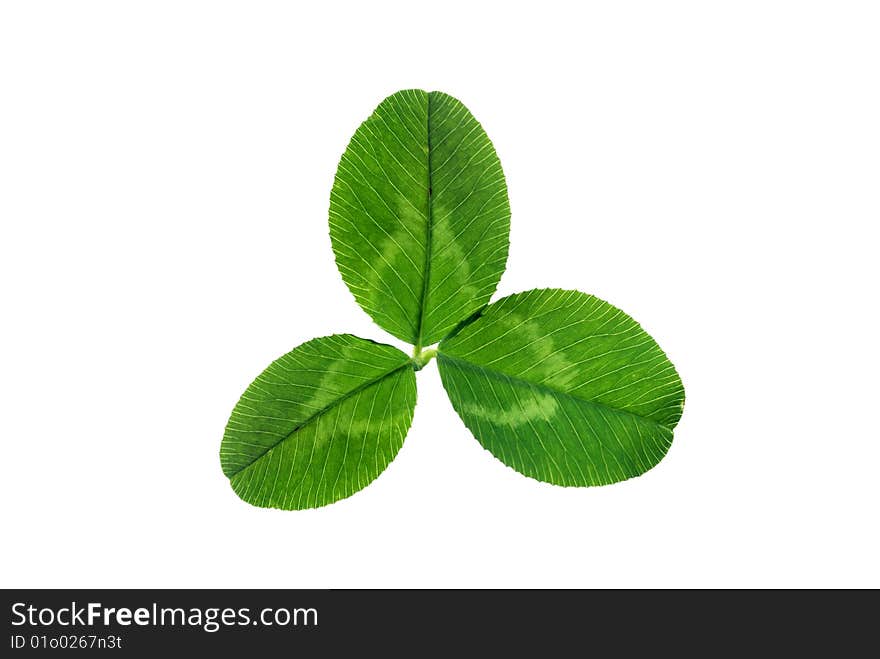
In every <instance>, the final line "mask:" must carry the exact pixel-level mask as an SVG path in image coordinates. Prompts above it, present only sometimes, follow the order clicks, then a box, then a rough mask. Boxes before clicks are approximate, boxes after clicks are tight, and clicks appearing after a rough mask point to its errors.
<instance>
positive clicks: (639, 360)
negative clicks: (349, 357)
mask: <svg viewBox="0 0 880 659" xmlns="http://www.w3.org/2000/svg"><path fill="white" fill-rule="evenodd" d="M438 366H439V369H440V375H441V377H442V380H443V385H444V387H445V388H446V391H447V392H448V393H449V397H450V399H451V401H452V406H453V407H454V408H455V411H456V412H458V414H459V416H460V417H461V418H462V420H463V421H464V423H465V425H466V426H467V427H468V428H469V429H470V431H471V432H472V433H473V434H474V436H475V437H476V438H477V440H478V441H479V442H480V443H481V444H482V445H483V446H484V447H485V448H486V449H488V450H489V451H490V452H491V453H492V454H493V455H494V456H495V457H497V458H498V459H499V460H501V461H502V462H503V463H504V464H506V465H509V466H510V467H513V468H514V469H516V470H517V471H519V472H521V473H523V474H525V475H527V476H531V477H532V478H536V479H538V480H541V481H546V482H549V483H555V484H557V485H574V486H585V485H605V484H608V483H614V482H616V481H621V480H625V479H627V478H632V477H633V476H637V475H639V474H642V473H644V472H645V471H647V470H648V469H650V468H651V467H653V466H654V465H656V464H657V463H658V462H659V461H660V460H661V459H662V458H663V456H664V455H665V454H666V451H667V450H668V449H669V445H670V443H671V442H672V430H673V428H674V427H675V425H676V423H678V420H679V418H680V417H681V413H682V408H683V406H684V388H683V386H682V383H681V380H680V379H679V377H678V374H677V373H676V371H675V368H674V367H673V365H672V363H671V362H670V361H669V359H667V357H666V355H665V354H664V353H663V351H662V350H661V349H660V347H659V346H658V345H657V343H656V342H655V341H654V339H652V338H651V337H650V336H649V335H648V334H647V333H646V332H645V331H644V330H643V329H642V328H641V327H640V326H639V324H638V323H636V322H635V321H634V320H633V319H632V318H630V317H629V316H628V315H626V314H625V313H623V312H622V311H621V310H620V309H617V308H616V307H613V306H612V305H610V304H608V303H607V302H604V301H603V300H600V299H598V298H596V297H594V296H592V295H587V294H585V293H581V292H579V291H565V290H559V289H541V290H532V291H527V292H525V293H519V294H516V295H511V296H510V297H506V298H504V299H502V300H499V301H498V302H496V303H494V304H492V305H491V306H489V307H488V308H487V309H486V310H485V312H484V313H483V314H482V315H481V316H480V317H479V318H477V319H476V320H475V321H474V322H472V323H471V324H469V325H466V326H465V327H464V328H463V329H461V331H460V332H459V333H457V334H456V335H454V336H452V337H451V338H449V339H446V340H445V341H443V342H442V343H441V344H440V346H439V353H438Z"/></svg>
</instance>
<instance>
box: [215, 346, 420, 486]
mask: <svg viewBox="0 0 880 659" xmlns="http://www.w3.org/2000/svg"><path fill="white" fill-rule="evenodd" d="M405 368H412V361H411V360H409V359H407V360H406V361H405V362H403V363H402V364H400V365H399V366H395V367H394V368H392V369H391V370H390V371H386V372H385V373H383V374H382V375H379V376H377V377H375V378H373V379H372V380H369V381H367V382H364V383H363V384H359V385H358V386H356V387H355V388H354V389H352V390H351V391H349V392H347V393H345V394H343V395H342V396H340V397H339V398H336V399H335V400H333V401H332V402H330V403H328V404H327V405H325V406H324V407H322V408H321V409H319V410H318V411H317V412H315V413H313V414H312V415H311V416H309V417H308V418H306V420H305V421H302V422H301V423H298V424H297V425H296V427H294V428H293V430H291V431H290V432H289V433H287V434H286V435H284V436H283V437H282V438H281V439H279V440H278V441H277V442H275V443H274V444H271V445H270V446H268V447H266V449H265V450H264V451H262V452H261V453H260V454H259V455H257V456H256V457H255V458H254V459H253V460H251V461H250V462H249V463H248V464H246V465H245V466H243V467H241V468H240V469H237V470H236V471H234V472H232V473H231V474H228V475H227V478H233V477H234V476H238V475H239V474H240V473H242V472H243V471H244V470H245V469H248V468H250V467H252V466H253V465H255V464H257V463H258V462H259V461H260V460H262V459H263V458H264V457H265V456H266V455H267V454H268V453H269V452H270V451H271V450H272V449H274V448H275V447H276V446H278V445H279V444H283V443H284V442H286V441H287V440H288V439H291V438H292V437H293V436H294V435H295V434H296V433H298V432H299V431H300V430H302V429H303V428H305V427H306V426H308V425H309V424H311V423H312V422H314V421H315V420H317V419H318V418H319V417H321V416H323V415H324V414H326V413H327V412H329V411H330V410H332V409H333V408H335V407H337V406H338V405H341V404H342V403H344V402H345V401H346V400H348V399H349V398H351V397H352V396H356V395H357V394H359V393H360V392H362V391H364V390H366V389H369V388H370V387H372V386H373V385H375V384H378V383H379V382H381V381H382V380H384V379H385V378H389V377H391V376H392V375H394V374H395V373H397V372H398V371H402V370H403V369H405Z"/></svg>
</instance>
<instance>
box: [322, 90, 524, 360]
mask: <svg viewBox="0 0 880 659" xmlns="http://www.w3.org/2000/svg"><path fill="white" fill-rule="evenodd" d="M509 233H510V205H509V202H508V199H507V186H506V184H505V182H504V173H503V172H502V170H501V163H500V162H499V161H498V156H497V155H496V154H495V149H494V147H493V146H492V143H491V142H490V141H489V138H488V137H487V136H486V133H485V131H484V130H483V128H482V127H481V126H480V124H479V123H478V122H477V121H476V119H474V117H473V115H471V113H470V112H469V111H468V110H467V108H465V107H464V105H462V104H461V103H460V102H459V101H457V100H456V99H454V98H452V97H451V96H448V95H446V94H443V93H440V92H430V93H428V92H424V91H421V90H405V91H401V92H397V93H396V94H393V95H392V96H389V97H388V98H386V99H385V100H384V101H382V103H381V104H379V107H377V108H376V110H375V111H374V112H373V114H372V115H370V117H369V118H368V119H367V120H366V121H365V122H364V123H363V124H361V126H360V127H359V128H358V129H357V131H356V132H355V134H354V136H353V137H352V138H351V142H350V143H349V145H348V148H347V149H346V150H345V153H344V154H343V155H342V159H341V161H340V163H339V169H338V170H337V173H336V179H335V181H334V184H333V190H332V192H331V194H330V237H331V241H332V243H333V251H334V253H335V255H336V264H337V266H338V267H339V272H340V273H341V275H342V278H343V280H344V281H345V283H346V285H348V287H349V289H350V290H351V292H352V293H353V294H354V297H355V299H356V300H357V302H358V304H360V306H361V307H362V308H363V309H364V310H365V311H366V312H367V313H368V314H369V315H370V316H371V317H372V318H373V320H375V321H376V323H378V324H379V325H380V326H381V327H383V328H384V329H385V330H387V331H388V332H390V333H391V334H393V335H394V336H396V337H397V338H399V339H402V340H404V341H408V342H410V343H413V344H415V345H417V346H419V347H422V346H426V345H431V344H433V343H436V342H437V341H439V340H440V339H442V338H444V337H445V336H446V335H447V334H449V332H450V331H451V330H452V329H453V328H454V327H455V326H456V324H457V323H458V322H459V321H460V320H462V319H463V318H466V317H468V316H469V315H471V314H472V313H473V312H474V311H476V310H478V309H479V308H480V307H482V306H483V305H484V304H486V302H488V301H489V298H490V297H491V296H492V293H493V292H494V291H495V287H496V286H497V285H498V280H499V279H500V278H501V274H502V273H503V272H504V267H505V264H506V262H507V249H508V235H509Z"/></svg>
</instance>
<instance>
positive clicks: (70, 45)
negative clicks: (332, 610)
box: [0, 0, 880, 587]
mask: <svg viewBox="0 0 880 659" xmlns="http://www.w3.org/2000/svg"><path fill="white" fill-rule="evenodd" d="M878 18H880V17H878V9H877V5H876V4H875V3H870V2H865V3H855V2H851V3H849V2H825V3H820V2H790V3H786V2H767V1H762V2H743V1H740V2H729V3H727V2H723V3H722V2H713V3H706V2H670V3H654V2H645V3H631V2H616V3H600V4H596V5H587V4H584V3H570V4H566V3H554V2H547V1H546V0H545V1H544V2H539V3H532V4H531V5H530V6H525V5H517V4H516V3H513V2H503V3H481V2H473V1H469V2H464V3H458V2H451V1H446V2H442V3H437V2H432V3H429V4H421V3H415V2H401V3H391V2H375V1H373V2H363V3H353V4H351V5H340V4H333V3H329V2H328V3H291V2H279V3H270V2H237V3H232V2H204V3H197V2H156V1H153V2H78V3H70V2H57V3H50V2H4V3H3V4H2V9H0V98H2V101H0V221H2V237H0V275H2V279H0V281H2V324H0V332H2V341H0V359H2V361H0V386H2V390H0V409H2V424H0V437H2V458H3V459H2V466H3V474H2V478H0V488H2V489H0V497H2V504H0V505H2V520H0V523H2V529H3V531H2V533H3V541H2V544H0V553H2V560H0V585H2V586H6V587H12V586H17V587H30V586H33V587H38V586H39V587H49V586H94V587H98V586H105V587H129V586H132V587H134V586H152V587H163V586H167V587H197V586H206V587H224V586H240V587H343V586H349V587H369V586H380V587H384V586H403V587H419V586H441V587H442V586H480V587H482V586H499V587H506V586H526V587H531V586H559V587H567V586H583V587H592V586H696V587H702V586H733V587H739V586H771V587H775V586H873V587H878V586H880V567H878V560H877V556H878V553H880V534H878V523H877V503H878V500H880V487H878V469H880V432H878V421H877V419H878V411H877V410H878V408H877V400H878V393H880V387H878V373H880V360H878V351H877V347H876V346H877V337H878V329H880V328H878V311H877V306H878V305H877V297H878V296H877V282H878V279H880V278H878V266H877V245H878V241H877V225H878V220H880V189H878V182H880V84H878V80H880V39H878V34H880V20H878ZM408 87H421V88H425V89H439V90H443V91H446V92H448V93H451V94H453V95H454V96H457V97H458V98H460V99H461V100H462V101H463V102H464V103H465V104H466V105H468V107H469V108H470V109H471V110H472V111H473V113H474V114H475V115H476V117H477V118H478V119H479V120H480V121H481V122H482V123H483V125H484V126H485V128H486V130H487V131H488V133H489V135H490V137H491V138H492V140H493V141H494V143H495V145H496V148H497V151H498V153H499V156H500V158H501V162H502V164H503V166H504V169H505V172H506V174H507V182H508V186H509V189H510V200H511V205H512V208H513V218H512V231H511V249H510V259H509V262H508V270H507V272H506V274H505V276H504V277H503V279H502V281H501V284H500V287H499V291H498V296H501V295H506V294H509V293H513V292H516V291H521V290H524V289H528V288H532V287H538V286H559V287H566V288H578V289H581V290H585V291H587V292H591V293H594V294H596V295H598V296H600V297H602V298H605V299H607V300H609V301H611V302H612V303H614V304H615V305H617V306H620V307H621V308H623V309H624V310H626V311H628V312H629V313H631V314H632V315H633V316H634V317H635V318H636V319H637V320H639V321H640V322H641V323H642V324H643V325H644V327H645V328H646V329H647V330H648V331H649V332H650V333H651V334H652V335H653V336H654V337H655V338H656V339H657V340H658V342H659V343H660V344H661V346H663V348H664V349H665V350H666V352H667V353H668V354H669V356H670V358H671V359H672V360H673V362H674V363H675V364H676V366H677V367H678V370H679V372H680V373H681V375H682V378H683V380H684V383H685V386H686V389H687V404H686V407H685V412H684V417H683V419H682V421H681V424H680V425H679V427H678V429H677V430H676V439H675V442H674V443H673V446H672V449H671V450H670V452H669V454H668V456H667V457H666V459H665V460H663V462H662V463H661V464H660V465H659V466H657V467H656V468H655V469H653V470H652V471H650V472H648V473H647V474H646V475H644V476H643V477H641V478H637V479H634V480H631V481H628V482H625V483H622V484H618V485H613V486H609V487H604V488H586V489H565V488H559V487H555V486H551V485H547V484H541V483H537V482H536V481H533V480H530V479H527V478H524V477H522V476H520V475H518V474H517V473H515V472H514V471H512V470H510V469H508V468H507V467H505V466H503V465H502V464H501V463H500V462H498V461H497V460H495V459H494V458H493V457H492V456H491V455H490V454H489V453H487V452H486V451H484V450H483V449H482V448H481V447H480V446H479V445H478V444H477V442H476V441H475V440H474V439H473V438H472V437H471V436H470V435H469V433H468V431H467V430H466V429H465V427H464V425H463V424H462V423H461V421H460V420H459V419H458V418H457V416H456V415H455V413H454V411H453V410H452V408H451V406H450V404H449V402H448V400H447V399H446V397H445V395H444V392H443V389H442V387H441V385H440V380H439V377H438V375H437V371H436V366H435V365H433V364H432V365H431V366H430V367H428V368H427V369H425V370H424V371H423V372H421V373H420V374H419V378H418V381H419V382H418V384H419V402H418V406H417V408H416V415H415V420H414V422H413V426H412V429H411V431H410V433H409V436H408V438H407V440H406V443H405V445H404V448H403V450H402V451H401V452H400V454H399V456H398V457H397V459H396V460H395V461H394V462H393V463H392V464H391V466H390V467H389V468H388V470H387V471H386V472H385V473H384V474H383V475H382V476H380V477H379V479H378V480H377V481H375V482H374V483H373V484H372V485H370V486H369V487H368V488H367V489H366V490H364V491H363V492H361V493H359V494H356V495H355V496H353V497H351V498H350V499H347V500H345V501H342V502H340V503H337V504H334V505H332V506H329V507H326V508H323V509H318V510H310V511H305V512H281V511H277V510H262V509H257V508H253V507H251V506H249V505H247V504H245V503H243V502H241V501H240V500H239V499H238V498H237V497H236V496H235V494H234V493H233V492H232V490H231V488H230V487H229V485H228V482H227V480H226V479H225V478H224V477H223V475H222V473H221V471H220V465H219V458H218V450H219V445H220V439H221V436H222V434H223V428H224V425H225V423H226V420H227V418H228V414H229V412H230V410H231V408H232V406H233V405H234V403H235V402H236V400H237V399H238V396H239V394H240V393H241V391H242V390H243V389H244V387H245V386H246V385H247V384H248V383H249V382H250V381H251V379H253V378H254V377H255V376H256V375H257V374H258V373H259V372H260V371H261V370H262V369H263V368H264V367H265V366H266V365H267V364H268V363H269V362H270V361H271V360H272V359H274V358H276V357H277V356H279V355H281V354H282V353H284V352H286V351H288V350H290V349H291V348H293V347H294V346H295V345H297V344H299V343H301V342H303V341H306V340H308V339H310V338H312V337H315V336H322V335H326V334H332V333H334V332H352V333H355V334H358V335H361V336H364V337H368V338H373V339H378V340H387V341H389V342H392V343H395V341H394V340H392V339H389V337H388V335H386V334H384V333H383V332H382V330H380V329H379V328H378V327H376V326H375V325H373V324H372V323H371V321H370V320H369V318H368V317H367V316H366V314H364V313H363V312H362V311H361V310H360V309H359V308H358V307H357V305H356V304H355V303H354V301H353V299H352V297H351V295H350V294H349V292H348V291H347V289H346V288H345V286H344V285H343V283H342V281H341V279H340V277H339V275H338V273H337V272H336V269H335V265H334V263H333V258H332V254H331V249H330V241H329V237H328V229H327V207H328V199H329V192H330V186H331V183H332V180H333V175H334V173H335V169H336V164H337V162H338V158H339V156H340V154H341V153H342V151H343V149H344V148H345V145H346V144H347V142H348V139H349V137H350V136H351V134H352V132H353V131H354V130H355V128H356V127H357V125H358V123H359V122H360V121H361V120H363V119H364V118H365V117H366V116H367V115H368V114H369V113H370V112H371V111H372V109H373V108H374V106H375V105H376V104H377V103H378V102H379V101H380V100H381V99H382V98H383V97H384V96H386V95H387V94H390V93H392V92H394V91H396V90H398V89H401V88H408Z"/></svg>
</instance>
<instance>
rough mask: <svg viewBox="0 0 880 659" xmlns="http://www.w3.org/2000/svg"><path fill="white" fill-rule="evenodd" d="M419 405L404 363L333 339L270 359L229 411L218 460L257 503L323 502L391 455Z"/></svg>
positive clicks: (366, 479)
mask: <svg viewBox="0 0 880 659" xmlns="http://www.w3.org/2000/svg"><path fill="white" fill-rule="evenodd" d="M415 404H416V383H415V375H414V371H413V367H412V362H411V361H410V359H409V358H408V357H407V356H406V355H405V354H404V353H402V352H400V350H398V349H396V348H393V347H391V346H387V345H383V344H379V343H374V342H372V341H367V340H365V339H359V338H357V337H356V336H352V335H350V334H336V335H333V336H327V337H323V338H319V339H313V340H311V341H309V342H307V343H304V344H302V345H300V346H298V347H297V348H294V349H293V350H292V351H290V352H289V353H287V354H286V355H284V356H283V357H280V358H279V359H277V360H275V361H274V362H272V364H270V365H269V367H268V368H267V369H266V370H265V371H263V372H262V373H261V374H260V375H259V376H258V377H257V379H256V380H254V382H253V383H252V384H251V385H250V386H249V387H248V388H247V389H246V390H245V392H244V394H242V397H241V400H239V401H238V404H237V405H236V406H235V408H234V409H233V411H232V415H231V417H230V418H229V422H228V424H227V426H226V432H225V434H224V436H223V443H222V445H221V447H220V462H221V466H222V468H223V473H224V474H225V475H226V476H227V477H228V478H229V479H230V482H231V483H232V487H233V489H234V490H235V492H236V494H238V496H240V497H241V498H242V499H244V500H245V501H247V502H248V503H252V504H254V505H255V506H263V507H269V508H284V509H288V510H290V509H302V508H314V507H317V506H323V505H326V504H328V503H332V502H334V501H338V500H339V499H343V498H345V497H347V496H349V495H351V494H353V493H354V492H357V491H358V490H361V489H363V488H364V487H366V486H367V485H368V484H369V483H370V482H371V481H372V480H374V479H375V478H376V477H377V476H378V475H379V474H380V473H382V471H383V470H384V469H385V467H387V466H388V463H390V462H391V460H392V459H393V458H394V456H395V455H397V452H398V451H399V450H400V447H401V446H402V445H403V439H404V437H405V436H406V433H407V431H408V430H409V425H410V422H411V421H412V415H413V409H414V407H415Z"/></svg>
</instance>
